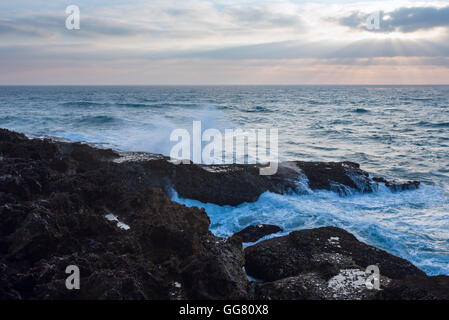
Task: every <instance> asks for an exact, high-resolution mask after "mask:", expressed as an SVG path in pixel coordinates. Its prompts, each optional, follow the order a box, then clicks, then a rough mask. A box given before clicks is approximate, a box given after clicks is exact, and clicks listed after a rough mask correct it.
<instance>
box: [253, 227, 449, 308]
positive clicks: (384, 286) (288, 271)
mask: <svg viewBox="0 0 449 320" xmlns="http://www.w3.org/2000/svg"><path fill="white" fill-rule="evenodd" d="M245 260H246V262H245V269H246V271H247V273H248V275H250V276H253V277H255V278H257V279H261V280H265V281H267V282H263V283H260V282H252V283H251V284H250V291H249V292H250V293H251V294H252V297H253V298H254V299H287V300H296V299H370V300H378V299H387V300H409V299H421V300H422V299H426V300H427V299H438V300H442V299H449V277H447V276H437V277H429V276H426V275H425V273H424V272H422V271H421V270H419V269H418V268H416V267H415V266H413V265H412V264H410V263H409V262H408V261H406V260H404V259H401V258H398V257H395V256H393V255H391V254H389V253H387V252H385V251H382V250H379V249H377V248H374V247H372V246H369V245H366V244H364V243H362V242H359V241H357V239H356V238H355V237H354V236H352V235H351V234H350V233H348V232H346V231H344V230H342V229H338V228H334V227H325V228H318V229H311V230H302V231H296V232H292V233H290V234H289V235H288V236H285V237H279V238H274V239H269V240H265V241H263V242H261V243H258V244H256V245H253V246H251V247H247V248H246V249H245ZM369 265H377V266H378V267H379V270H380V274H381V277H380V285H381V290H369V289H368V288H367V286H366V284H365V283H366V279H367V277H368V274H366V273H365V269H366V267H367V266H369Z"/></svg>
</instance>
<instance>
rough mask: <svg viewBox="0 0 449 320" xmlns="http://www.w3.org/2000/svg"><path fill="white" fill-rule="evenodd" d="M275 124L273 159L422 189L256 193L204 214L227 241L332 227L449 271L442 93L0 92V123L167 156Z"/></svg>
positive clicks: (281, 89) (447, 126)
mask: <svg viewBox="0 0 449 320" xmlns="http://www.w3.org/2000/svg"><path fill="white" fill-rule="evenodd" d="M195 120H197V121H198V120H199V121H201V123H202V127H203V129H207V128H217V129H219V130H224V129H227V128H242V129H269V128H277V129H279V156H280V158H281V159H282V160H311V161H312V160H313V161H353V162H358V163H360V165H361V168H362V169H364V170H366V171H368V172H369V173H370V174H372V175H376V176H384V177H386V178H388V179H402V180H419V181H421V182H422V185H421V187H420V188H419V189H417V190H413V191H404V192H397V193H394V192H391V191H390V190H388V189H386V188H380V189H379V190H377V191H376V192H374V193H372V194H358V193H353V194H351V195H347V196H339V195H337V194H335V193H333V192H328V191H311V190H308V192H305V193H304V194H301V195H295V194H289V195H278V194H273V193H269V192H267V193H264V194H263V195H261V197H260V198H259V200H258V201H256V202H254V203H245V204H241V205H239V206H236V207H231V206H217V205H213V204H204V203H200V202H198V201H193V200H189V199H180V198H178V197H177V196H176V194H175V196H174V200H176V201H179V202H181V203H184V204H186V205H190V206H198V207H204V208H205V209H206V211H207V213H208V214H209V216H210V218H211V230H212V232H214V233H215V234H217V235H219V236H228V235H231V234H232V233H233V232H236V231H239V230H240V229H242V228H244V227H246V226H248V225H252V224H259V223H271V224H276V225H279V226H281V227H282V228H283V229H284V234H286V233H288V232H290V231H292V230H299V229H306V228H313V227H319V226H329V225H332V226H338V227H342V228H344V229H346V230H348V231H349V232H351V233H353V234H354V235H356V236H357V237H358V238H359V240H361V241H364V242H366V243H368V244H371V245H374V246H376V247H379V248H382V249H384V250H386V251H388V252H390V253H392V254H395V255H397V256H400V257H403V258H405V259H407V260H409V261H411V262H413V263H414V264H415V265H417V266H418V267H420V268H421V269H423V270H424V271H425V272H427V273H428V274H430V275H436V274H446V275H449V87H448V86H204V87H189V86H180V87H176V86H172V87H164V86H153V87H145V86H141V87H139V86H138V87H130V86H128V87H110V86H105V87H103V86H92V87H83V86H73V87H58V86H52V87H44V86H43V87H24V86H21V87H15V86H8V87H0V127H2V128H7V129H11V130H15V131H19V132H23V133H25V134H27V135H29V136H31V137H46V136H50V137H58V138H61V139H67V140H70V141H83V142H88V143H92V144H95V145H99V146H104V147H111V148H114V149H116V150H119V151H145V152H152V153H162V154H165V155H168V154H169V153H170V149H171V148H172V147H173V143H171V142H170V133H171V132H172V131H173V130H174V129H176V128H186V129H189V128H191V126H192V122H193V121H195Z"/></svg>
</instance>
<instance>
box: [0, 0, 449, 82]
mask: <svg viewBox="0 0 449 320" xmlns="http://www.w3.org/2000/svg"><path fill="white" fill-rule="evenodd" d="M69 5H76V6H78V7H79V10H80V29H79V30H68V29H67V28H66V19H67V17H68V16H69V15H68V14H66V8H67V7H68V6H69ZM377 17H378V20H377V21H378V24H377V25H376V24H375V21H376V18H377ZM367 20H369V21H367ZM0 84H1V85H20V84H33V85H47V84H50V85H51V84H56V85H241V84H254V85H257V84H278V85H283V84H322V85H324V84H359V85H363V84H449V1H410V0H395V1H350V0H346V1H335V0H334V1H332V0H329V1H298V0H280V1H265V0H241V1H235V0H210V1H207V0H150V1H149V0H147V1H142V0H107V1H106V0H70V1H66V0H57V1H48V0H14V1H2V2H1V3H0Z"/></svg>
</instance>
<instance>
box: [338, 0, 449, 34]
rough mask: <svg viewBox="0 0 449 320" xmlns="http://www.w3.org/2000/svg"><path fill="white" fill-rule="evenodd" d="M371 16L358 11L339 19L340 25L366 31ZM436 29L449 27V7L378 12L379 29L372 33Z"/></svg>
mask: <svg viewBox="0 0 449 320" xmlns="http://www.w3.org/2000/svg"><path fill="white" fill-rule="evenodd" d="M370 15H371V14H366V13H362V12H360V11H356V12H352V13H351V14H350V15H348V16H345V17H343V18H340V19H339V20H338V21H339V23H340V24H341V25H344V26H347V27H351V28H353V29H365V30H367V29H366V20H367V18H368V17H369V16H370ZM436 27H449V6H447V7H442V8H436V7H412V8H399V9H396V10H394V11H392V12H384V11H380V29H378V30H372V31H374V32H404V33H408V32H415V31H418V30H428V29H433V28H436Z"/></svg>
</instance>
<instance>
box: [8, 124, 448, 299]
mask: <svg viewBox="0 0 449 320" xmlns="http://www.w3.org/2000/svg"><path fill="white" fill-rule="evenodd" d="M259 167H260V166H258V165H247V166H245V165H229V166H202V165H196V164H189V165H174V164H173V163H171V162H170V161H168V159H167V158H166V157H164V156H161V155H148V154H133V155H132V156H131V155H130V154H127V155H123V154H117V153H116V152H114V151H113V150H104V149H98V148H93V147H91V146H88V145H85V144H81V143H67V142H55V141H51V140H48V139H43V140H40V139H32V140H31V139H27V138H26V137H25V136H24V135H22V134H18V133H14V132H11V131H8V130H3V129H0V299H189V298H190V299H252V298H259V299H280V298H282V299H340V298H342V299H344V298H367V299H371V298H377V299H384V298H386V299H389V298H400V299H407V298H419V299H422V298H428V297H430V298H441V297H447V294H446V291H445V288H446V283H447V277H442V278H439V277H426V276H425V275H424V274H423V272H421V271H420V270H418V269H417V268H415V267H414V266H413V265H411V264H410V263H408V262H407V261H405V260H403V259H399V258H397V257H394V256H392V255H389V254H388V253H386V252H384V251H382V250H378V249H376V248H373V247H371V246H368V245H365V244H363V243H361V242H358V241H357V240H356V239H355V238H354V237H353V236H352V235H350V234H349V233H347V232H345V231H343V230H341V229H337V228H320V229H314V230H305V231H298V232H293V233H291V234H290V235H289V236H286V237H281V238H275V239H271V240H267V241H264V242H262V243H260V244H257V245H255V246H252V247H249V248H247V249H246V250H245V251H243V249H242V244H241V242H242V239H243V241H245V240H248V241H251V240H254V239H256V238H257V239H258V237H259V236H263V235H266V234H268V233H272V232H277V231H279V230H278V229H277V228H275V227H272V226H264V228H262V229H263V230H259V229H260V228H258V229H256V230H255V229H254V228H249V229H246V230H245V231H242V232H240V233H239V234H238V235H236V236H233V237H231V238H229V239H222V238H218V237H215V236H214V235H212V234H211V233H210V231H209V224H210V221H209V218H208V216H207V214H206V212H205V211H204V210H200V209H198V208H188V207H185V206H183V205H180V204H178V203H175V202H173V201H171V200H170V199H169V197H168V196H167V195H169V194H170V192H171V190H172V188H174V189H175V190H176V191H177V192H178V193H179V195H180V196H181V197H187V198H192V199H196V200H200V201H203V202H212V203H217V204H231V205H232V204H240V203H242V202H246V201H255V200H257V198H258V197H259V195H260V194H262V193H263V192H265V191H271V192H277V193H285V192H305V191H307V190H304V188H305V187H304V185H305V184H307V185H308V186H310V188H311V189H326V190H334V191H337V192H340V193H347V192H348V191H350V190H355V191H359V192H371V191H372V190H373V188H372V184H373V183H378V182H375V181H374V182H373V181H372V180H371V179H370V178H369V176H368V174H367V173H366V172H364V171H362V170H361V169H360V168H359V167H358V165H357V164H354V163H350V162H344V163H313V162H288V163H283V164H281V165H280V168H279V171H278V172H277V174H276V175H273V176H261V175H259ZM385 181H386V180H385ZM385 181H380V182H382V183H385V184H387V183H388V181H387V182H385ZM413 184H414V183H412V185H413ZM124 227H126V228H124ZM262 231H263V232H262ZM245 259H246V264H245ZM371 264H377V265H379V267H380V270H381V273H382V274H383V275H385V276H386V277H388V279H383V281H384V284H383V286H384V287H385V290H384V291H382V292H381V293H376V296H373V293H372V292H366V290H364V289H363V288H360V286H355V287H354V286H352V285H351V284H350V283H349V284H347V283H346V281H347V280H348V279H352V278H353V276H354V275H356V276H357V277H360V273H361V272H362V273H363V269H364V268H365V267H366V266H367V265H371ZM69 265H76V266H78V267H79V268H80V273H81V275H80V276H81V279H80V286H81V288H80V290H67V289H66V287H65V280H66V278H67V276H68V275H67V274H66V273H65V270H66V267H67V266H69ZM244 266H245V268H246V271H247V272H248V274H249V275H252V276H254V277H255V278H260V279H264V280H267V281H271V282H267V283H254V282H252V283H249V281H248V280H247V277H246V275H245V273H244V271H243V270H244ZM348 270H349V271H348ZM407 276H412V277H414V278H416V279H418V280H416V281H415V282H411V280H409V279H408V278H407ZM341 279H343V280H344V281H343V283H341V282H339V281H341ZM330 284H331V285H330ZM342 288H343V289H342Z"/></svg>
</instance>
